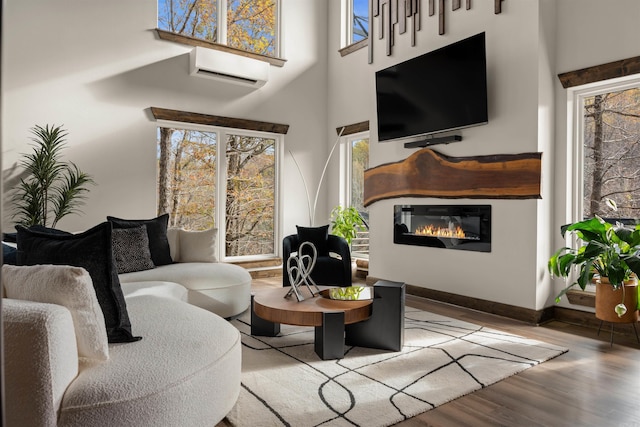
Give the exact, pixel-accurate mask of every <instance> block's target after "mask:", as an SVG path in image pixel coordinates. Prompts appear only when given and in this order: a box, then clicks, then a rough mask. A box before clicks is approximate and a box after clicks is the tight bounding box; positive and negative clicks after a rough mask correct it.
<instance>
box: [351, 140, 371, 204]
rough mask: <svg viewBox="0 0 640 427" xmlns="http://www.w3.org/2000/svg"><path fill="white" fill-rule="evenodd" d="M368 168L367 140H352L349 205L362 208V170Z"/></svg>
mask: <svg viewBox="0 0 640 427" xmlns="http://www.w3.org/2000/svg"><path fill="white" fill-rule="evenodd" d="M367 168H369V140H368V139H360V140H358V141H354V142H353V147H352V149H351V206H355V207H356V209H358V211H361V212H362V211H363V210H364V209H365V208H364V171H365V170H366V169H367Z"/></svg>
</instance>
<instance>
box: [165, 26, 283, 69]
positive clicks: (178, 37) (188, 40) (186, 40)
mask: <svg viewBox="0 0 640 427" xmlns="http://www.w3.org/2000/svg"><path fill="white" fill-rule="evenodd" d="M156 32H157V33H158V37H160V39H161V40H168V41H171V42H175V43H181V44H186V45H189V46H200V47H206V48H209V49H215V50H220V51H223V52H228V53H233V54H235V55H240V56H245V57H247V58H253V59H257V60H259V61H264V62H268V63H269V64H271V65H274V66H276V67H283V66H284V64H285V63H286V62H287V60H286V59H280V58H273V57H271V56H267V55H261V54H259V53H253V52H247V51H246V50H242V49H237V48H235V47H231V46H227V45H224V44H220V43H214V42H208V41H206V40H201V39H197V38H195V37H189V36H185V35H182V34H176V33H172V32H170V31H165V30H161V29H159V28H156Z"/></svg>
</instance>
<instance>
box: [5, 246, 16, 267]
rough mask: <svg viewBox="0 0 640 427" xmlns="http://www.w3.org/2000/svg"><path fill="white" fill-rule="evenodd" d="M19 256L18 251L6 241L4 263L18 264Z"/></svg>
mask: <svg viewBox="0 0 640 427" xmlns="http://www.w3.org/2000/svg"><path fill="white" fill-rule="evenodd" d="M17 257H18V251H17V250H16V248H14V247H13V246H9V245H7V244H6V243H2V263H3V264H9V265H16V262H18V260H17Z"/></svg>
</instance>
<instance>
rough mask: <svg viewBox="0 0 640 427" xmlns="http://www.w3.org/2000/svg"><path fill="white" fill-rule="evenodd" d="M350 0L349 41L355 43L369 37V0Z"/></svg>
mask: <svg viewBox="0 0 640 427" xmlns="http://www.w3.org/2000/svg"><path fill="white" fill-rule="evenodd" d="M351 1H352V2H353V6H352V11H353V13H352V16H351V29H352V30H351V43H357V42H359V41H360V40H364V39H366V38H367V37H369V0H351Z"/></svg>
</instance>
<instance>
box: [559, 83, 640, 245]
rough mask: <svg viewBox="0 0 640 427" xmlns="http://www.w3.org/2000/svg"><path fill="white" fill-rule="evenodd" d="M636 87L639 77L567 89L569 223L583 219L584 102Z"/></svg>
mask: <svg viewBox="0 0 640 427" xmlns="http://www.w3.org/2000/svg"><path fill="white" fill-rule="evenodd" d="M634 87H640V74H636V75H631V76H625V77H619V78H613V79H608V80H603V81H599V82H594V83H589V84H585V85H581V86H575V87H572V88H570V89H568V90H567V105H568V110H569V121H570V123H571V126H568V129H569V130H570V135H569V138H568V140H569V141H571V143H570V144H568V146H569V147H568V148H569V150H568V153H567V158H568V159H570V165H571V167H570V168H569V169H570V172H569V171H568V176H567V179H568V182H570V185H571V187H570V188H571V193H572V197H571V198H570V199H571V206H570V208H569V209H570V210H569V218H568V219H569V221H568V222H571V223H573V222H577V221H582V220H583V219H584V216H583V212H584V125H585V118H584V113H583V112H584V100H585V99H586V98H589V97H592V96H595V95H599V94H603V93H608V92H617V91H622V90H626V89H631V88H634ZM574 247H575V246H574Z"/></svg>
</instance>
